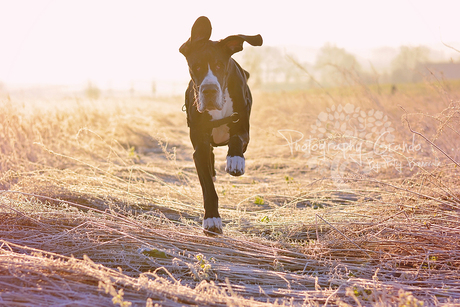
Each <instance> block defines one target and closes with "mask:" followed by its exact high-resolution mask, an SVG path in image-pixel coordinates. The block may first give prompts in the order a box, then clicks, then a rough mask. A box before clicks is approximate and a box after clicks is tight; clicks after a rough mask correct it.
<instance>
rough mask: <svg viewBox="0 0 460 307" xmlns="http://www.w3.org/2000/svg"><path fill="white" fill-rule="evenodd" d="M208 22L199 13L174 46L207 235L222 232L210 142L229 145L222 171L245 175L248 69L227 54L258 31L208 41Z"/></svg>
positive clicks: (254, 39) (254, 40)
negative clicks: (182, 66)
mask: <svg viewBox="0 0 460 307" xmlns="http://www.w3.org/2000/svg"><path fill="white" fill-rule="evenodd" d="M211 30H212V28H211V22H210V21H209V19H208V18H207V17H204V16H202V17H199V18H198V19H197V20H196V21H195V23H194V24H193V27H192V34H191V37H190V38H189V39H188V40H187V41H186V42H185V43H184V44H183V45H182V46H181V47H180V49H179V51H180V52H181V53H182V54H183V55H184V56H185V57H186V59H187V63H188V66H189V70H190V75H191V77H192V80H191V81H190V83H189V86H188V88H187V91H186V93H185V107H186V110H187V123H188V126H189V127H190V139H191V141H192V145H193V148H194V149H195V152H194V154H193V160H194V161H195V167H196V170H197V173H198V177H199V179H200V184H201V188H202V190H203V201H204V211H205V212H204V220H203V228H204V231H205V233H206V234H208V235H213V234H221V233H222V221H221V218H220V215H219V211H218V197H217V193H216V190H215V187H214V180H215V176H216V172H215V169H214V153H213V147H216V146H225V145H228V153H227V167H226V171H227V172H228V173H229V174H230V175H233V176H241V175H243V174H244V161H245V160H244V156H243V153H244V152H245V151H246V148H247V146H248V143H249V115H250V113H251V105H252V96H251V92H250V90H249V87H248V85H247V80H248V78H249V73H248V72H247V71H245V70H244V69H242V68H241V66H240V65H239V64H238V63H237V62H236V61H235V60H233V59H232V58H231V56H232V55H233V54H234V53H236V52H239V51H241V50H243V43H244V42H248V43H249V44H251V45H253V46H261V45H262V37H261V36H260V35H255V36H246V35H232V36H229V37H227V38H225V39H223V40H220V41H218V42H216V41H211V40H209V38H210V37H211Z"/></svg>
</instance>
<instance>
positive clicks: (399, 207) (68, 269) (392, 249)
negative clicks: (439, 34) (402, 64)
mask: <svg viewBox="0 0 460 307" xmlns="http://www.w3.org/2000/svg"><path fill="white" fill-rule="evenodd" d="M458 88H459V83H458V82H457V83H455V82H450V83H447V82H431V83H428V82H427V83H423V84H416V85H401V86H398V90H397V91H396V92H395V93H393V94H391V88H390V86H381V87H371V88H369V87H364V86H357V87H352V88H347V89H331V90H324V89H323V90H309V91H299V92H290V93H255V94H254V98H255V99H254V105H253V112H252V118H251V142H250V144H249V149H248V151H247V153H246V158H247V169H246V174H245V175H244V176H242V177H237V178H236V177H231V176H229V175H228V174H226V173H225V170H224V161H225V155H226V149H225V148H219V149H216V150H215V152H216V168H217V178H218V179H217V182H216V190H217V192H218V195H219V198H220V207H221V215H222V218H223V222H224V235H223V236H219V237H206V236H205V235H204V234H203V231H202V229H201V226H200V224H201V219H202V216H203V210H202V200H201V188H200V186H199V182H198V178H197V176H196V172H195V169H194V164H193V160H192V152H193V150H192V147H191V144H190V141H189V137H188V128H187V127H186V121H185V114H184V113H182V112H181V111H180V110H181V107H182V104H183V99H182V97H175V98H167V99H157V100H153V99H148V98H142V97H138V98H126V99H122V98H103V99H99V100H90V99H83V98H68V99H64V98H62V99H61V98H60V99H50V100H49V101H39V100H37V101H35V100H27V101H22V100H19V99H14V98H13V99H12V100H8V99H3V100H2V101H1V108H2V112H1V114H0V138H1V141H0V146H1V151H0V171H1V172H0V175H1V177H0V189H1V191H0V225H1V226H0V305H5V306H111V305H113V306H155V305H156V304H158V305H162V306H188V305H194V306H269V305H270V306H272V305H274V306H334V305H340V306H348V305H352V306H422V305H423V306H431V305H440V306H441V305H442V306H447V305H452V306H453V305H455V304H459V303H460V284H459V276H460V270H459V269H460V247H459V244H460V191H459V181H460V180H459V178H460V177H459V170H460V167H458V162H459V161H460V159H459V153H460V152H459V149H460V137H459V134H458V129H459V128H460V125H459V112H460V91H459V90H458ZM401 107H402V108H401ZM350 108H351V109H350ZM357 108H359V109H357ZM357 110H358V111H357ZM372 110H374V111H372ZM352 111H353V112H354V113H353V112H352ZM347 112H348V113H347ZM355 113H356V114H358V116H357V117H356V123H357V124H356V125H358V124H359V123H360V121H361V123H362V120H363V119H364V122H371V118H372V121H375V119H377V121H378V120H380V122H381V124H382V123H383V124H384V123H387V126H385V127H386V128H388V129H387V130H388V131H391V135H392V136H393V138H392V139H390V140H389V141H388V142H386V143H385V144H386V145H388V146H387V147H385V148H386V149H387V150H386V151H385V154H382V152H380V154H376V153H375V147H374V145H375V143H376V142H377V139H376V137H375V136H376V135H377V134H375V133H374V132H375V131H374V132H372V131H371V126H365V127H364V129H361V130H366V131H364V132H367V133H366V134H365V135H361V134H359V133H358V134H356V135H354V136H353V137H350V136H349V135H348V136H344V135H343V134H340V133H339V132H340V131H343V130H340V125H339V126H337V127H335V126H334V123H335V122H340V121H341V120H342V121H343V118H342V119H341V118H340V116H341V115H340V114H345V115H346V114H355ZM325 114H326V115H327V116H326V117H324V116H325ZM318 118H322V119H323V120H324V121H323V126H322V127H320V125H318V123H317V119H318ZM326 119H327V120H326ZM328 120H329V122H330V123H329V124H327V123H326V122H327V121H328ZM406 120H408V121H409V123H410V128H411V129H412V130H413V131H414V132H415V134H414V133H413V132H411V130H410V129H409V127H408V122H407V121H406ZM331 123H332V124H331ZM320 124H321V123H320ZM312 125H314V126H312ZM376 125H377V124H375V125H373V126H376ZM356 127H358V126H356ZM381 127H384V126H381ZM321 128H324V129H325V130H321ZM390 128H392V129H390ZM369 131H371V132H369ZM388 131H387V132H388ZM377 132H378V131H377ZM300 133H302V134H303V135H304V138H303V139H302V140H299V141H298V142H297V143H294V142H291V146H288V141H290V140H291V141H295V140H298V139H299V137H300ZM369 133H370V134H369ZM373 133H374V134H373ZM414 135H415V136H414ZM413 136H414V138H413ZM309 137H311V139H310V143H309V145H308V144H307V143H305V141H306V140H307V138H309ZM350 140H352V141H353V142H355V143H353V144H358V143H356V142H360V144H364V145H365V146H364V147H365V148H367V149H366V150H365V149H364V147H363V149H362V152H361V151H360V153H366V154H368V153H371V152H373V153H374V154H373V156H372V157H371V158H372V159H371V160H369V159H367V160H362V161H361V164H358V163H357V160H356V159H357V151H356V150H352V149H350V150H348V151H337V150H336V151H334V150H328V151H327V152H325V154H324V155H323V156H322V157H321V156H320V153H321V152H320V151H310V152H308V149H310V150H311V149H312V148H314V147H312V146H313V145H315V144H316V145H317V146H320V145H321V144H323V145H324V144H340V143H342V144H343V143H346V142H348V143H349V142H350ZM369 144H371V146H370V147H369V146H367V145H369ZM389 144H393V147H391V146H389ZM404 144H406V145H404ZM307 145H308V146H307ZM398 145H401V146H399V147H398ZM410 145H412V147H409V146H410ZM417 145H418V146H417ZM404 146H406V147H404ZM315 148H316V147H315ZM318 148H319V147H318ZM291 149H292V151H291ZM318 156H320V157H319V158H318ZM366 157H367V158H368V157H369V156H366ZM320 158H322V159H320ZM371 162H372V163H371Z"/></svg>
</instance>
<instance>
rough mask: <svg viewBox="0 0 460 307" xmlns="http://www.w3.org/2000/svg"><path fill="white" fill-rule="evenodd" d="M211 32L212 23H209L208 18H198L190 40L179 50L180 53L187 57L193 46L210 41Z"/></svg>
mask: <svg viewBox="0 0 460 307" xmlns="http://www.w3.org/2000/svg"><path fill="white" fill-rule="evenodd" d="M211 31H212V27H211V22H210V21H209V19H208V17H206V16H201V17H198V19H197V20H196V21H195V23H194V24H193V26H192V34H191V36H190V38H189V39H188V40H187V41H186V42H185V43H184V44H183V45H182V46H181V47H180V48H179V51H180V53H182V54H183V55H186V54H187V53H188V51H189V49H190V47H191V45H193V44H196V43H200V42H205V41H208V40H209V38H210V37H211Z"/></svg>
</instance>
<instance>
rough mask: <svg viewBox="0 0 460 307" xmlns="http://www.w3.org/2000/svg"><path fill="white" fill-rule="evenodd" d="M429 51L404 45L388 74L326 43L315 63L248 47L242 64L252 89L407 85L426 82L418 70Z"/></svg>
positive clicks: (274, 49) (270, 49) (275, 50)
mask: <svg viewBox="0 0 460 307" xmlns="http://www.w3.org/2000/svg"><path fill="white" fill-rule="evenodd" d="M430 52H431V50H430V49H429V48H428V47H424V46H416V47H409V46H402V47H400V49H399V53H398V54H397V55H396V57H394V58H393V60H392V61H391V64H390V65H389V67H388V68H387V69H386V71H379V72H378V71H376V70H375V69H371V71H366V70H365V69H363V68H362V66H361V64H360V63H359V62H358V61H357V59H356V57H355V56H354V55H353V54H351V53H349V52H348V51H346V50H345V49H343V48H339V47H337V46H335V45H332V44H325V45H324V46H323V47H322V48H321V49H320V50H319V52H318V53H317V56H316V61H315V63H314V64H311V63H306V62H300V61H299V60H298V59H297V58H296V57H295V56H290V55H286V54H285V52H283V51H282V49H281V48H279V47H271V46H268V47H264V48H259V49H256V48H250V49H249V48H248V49H247V50H245V52H244V53H243V54H242V56H241V59H240V63H241V64H242V66H243V67H244V68H245V69H247V70H248V71H249V72H250V73H251V78H250V82H251V83H252V86H253V87H262V88H264V89H270V88H271V89H274V88H276V87H280V88H289V87H290V86H291V87H293V86H295V85H297V86H302V87H315V86H324V87H333V86H347V85H353V84H356V83H357V82H359V83H364V84H374V83H404V82H419V81H421V80H422V79H423V76H424V75H423V73H422V72H421V71H420V69H419V68H420V67H421V66H422V65H423V64H424V63H427V62H429V61H430V57H429V55H430ZM371 67H372V65H371ZM372 68H373V67H372Z"/></svg>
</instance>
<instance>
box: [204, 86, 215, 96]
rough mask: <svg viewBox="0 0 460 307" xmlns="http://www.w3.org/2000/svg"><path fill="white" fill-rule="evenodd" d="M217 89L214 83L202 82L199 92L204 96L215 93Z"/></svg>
mask: <svg viewBox="0 0 460 307" xmlns="http://www.w3.org/2000/svg"><path fill="white" fill-rule="evenodd" d="M217 91H218V88H217V86H216V85H214V84H204V85H202V86H201V92H202V93H203V95H205V96H213V95H216V94H217Z"/></svg>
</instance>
